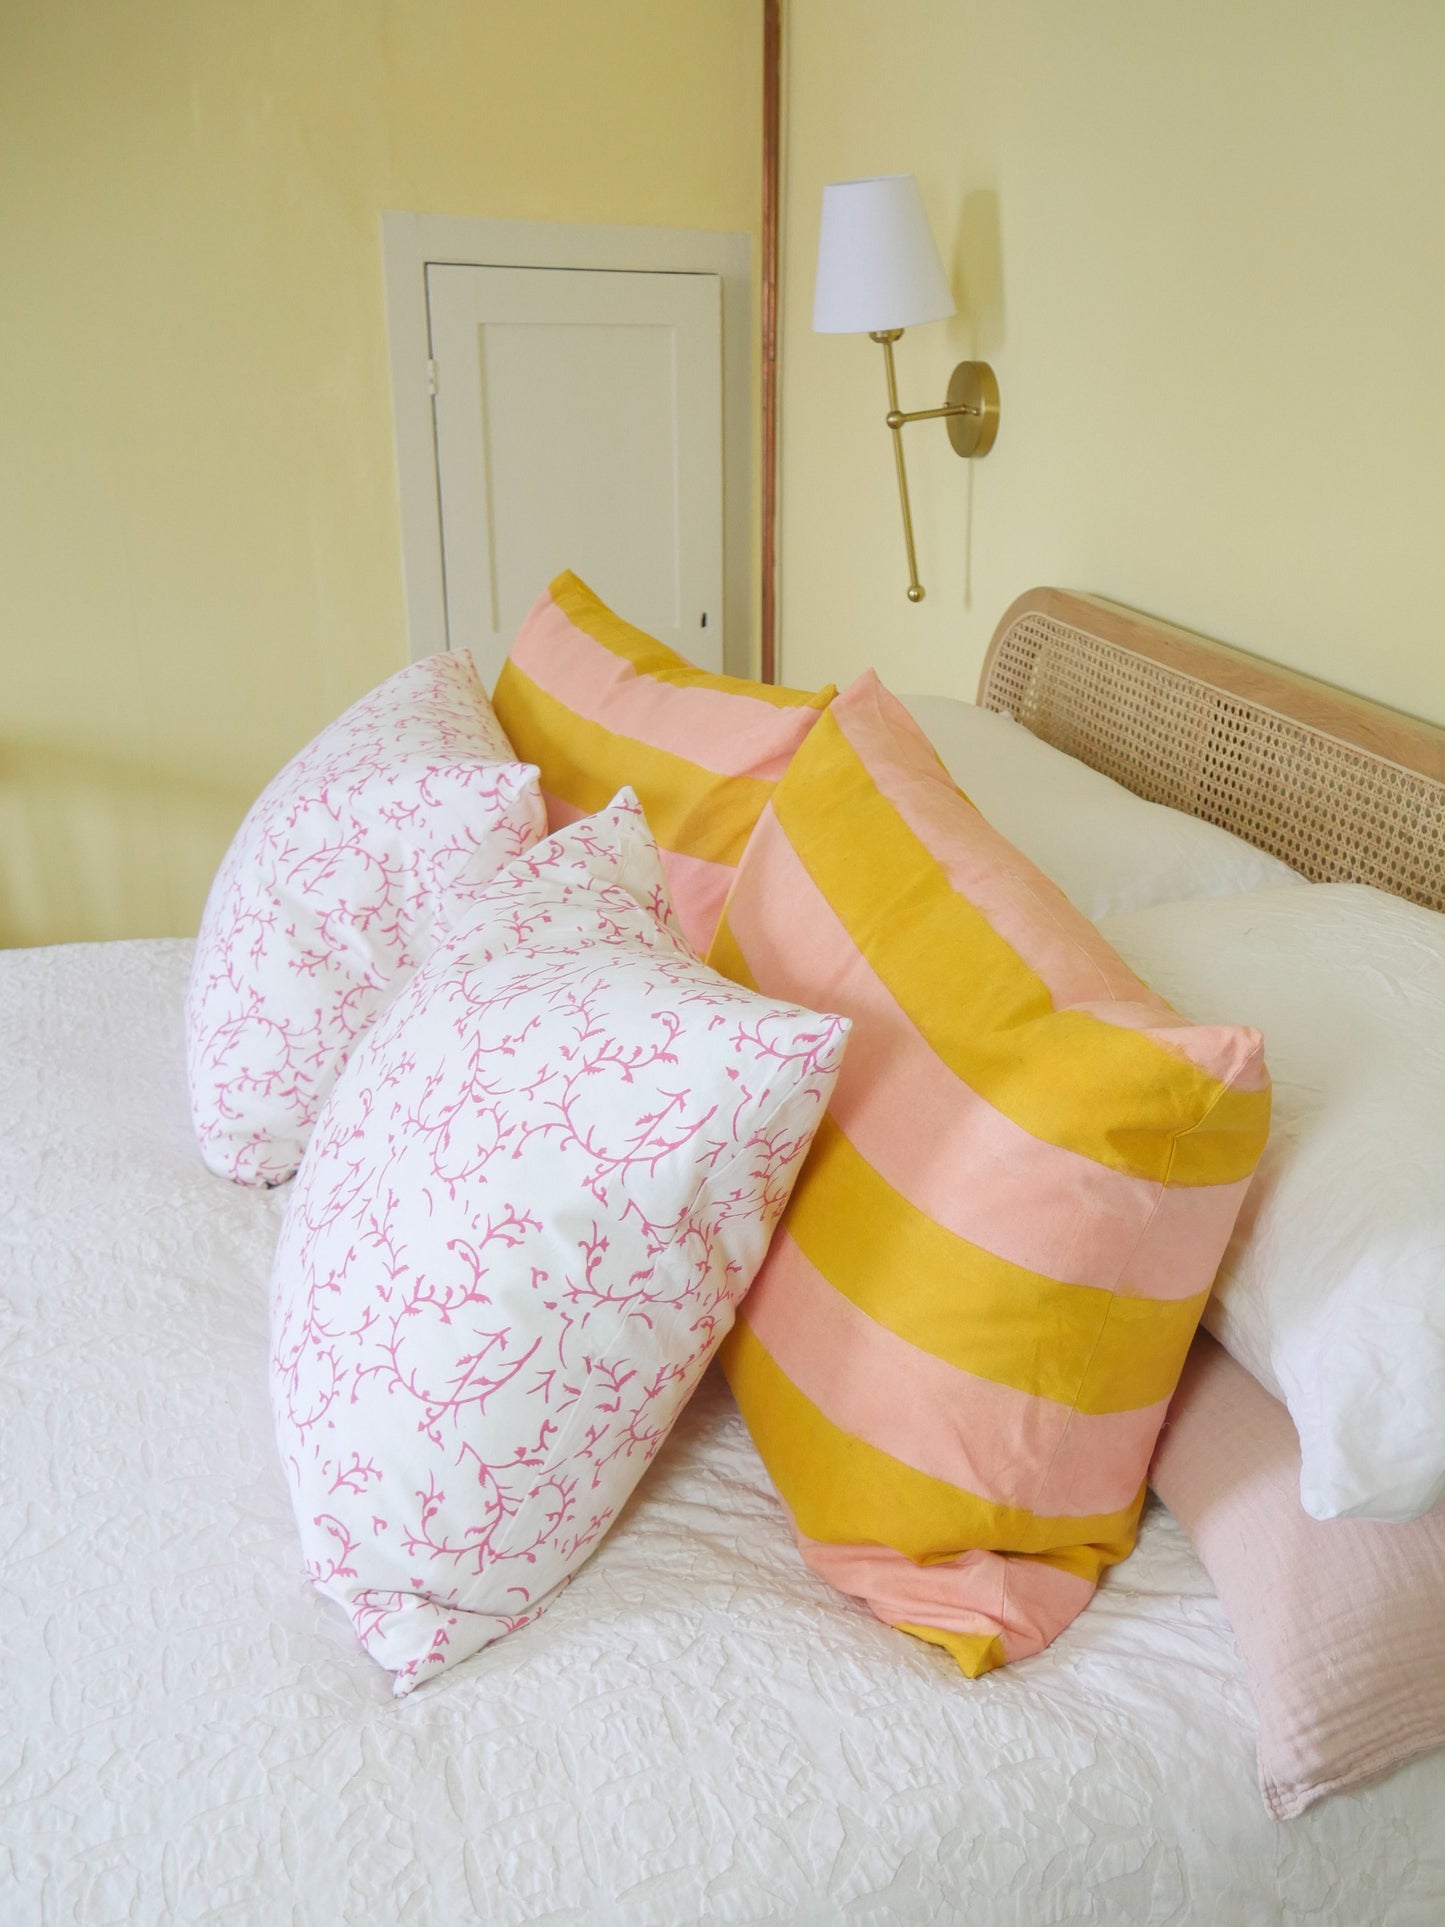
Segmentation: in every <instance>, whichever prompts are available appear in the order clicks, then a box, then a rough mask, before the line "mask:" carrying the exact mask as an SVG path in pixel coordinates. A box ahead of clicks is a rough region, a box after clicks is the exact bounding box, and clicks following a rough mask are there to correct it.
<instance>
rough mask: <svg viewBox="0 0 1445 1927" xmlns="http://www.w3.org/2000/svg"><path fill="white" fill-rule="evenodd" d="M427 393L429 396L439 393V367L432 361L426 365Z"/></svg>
mask: <svg viewBox="0 0 1445 1927" xmlns="http://www.w3.org/2000/svg"><path fill="white" fill-rule="evenodd" d="M426 391H427V393H428V394H429V395H434V394H435V393H436V391H437V365H436V363H435V362H434V361H430V360H429V361H428V362H427V365H426Z"/></svg>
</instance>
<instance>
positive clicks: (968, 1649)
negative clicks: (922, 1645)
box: [895, 1621, 1004, 1679]
mask: <svg viewBox="0 0 1445 1927" xmlns="http://www.w3.org/2000/svg"><path fill="white" fill-rule="evenodd" d="M895 1623H897V1625H898V1630H899V1632H900V1633H912V1635H913V1637H914V1638H915V1639H926V1640H927V1641H928V1643H929V1645H930V1646H941V1647H942V1648H943V1650H944V1651H945V1652H946V1653H951V1654H952V1655H953V1657H954V1659H956V1660H957V1661H958V1664H959V1667H960V1669H961V1671H962V1672H963V1674H964V1676H965V1677H966V1678H968V1679H981V1678H982V1677H983V1675H984V1674H985V1673H991V1672H992V1671H993V1669H994V1667H995V1666H1002V1665H1003V1663H1004V1653H1003V1641H1002V1640H1001V1639H1000V1638H999V1636H998V1634H997V1633H949V1632H945V1631H944V1629H943V1628H942V1626H905V1625H903V1624H902V1622H901V1621H900V1622H895Z"/></svg>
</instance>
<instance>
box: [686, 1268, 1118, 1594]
mask: <svg viewBox="0 0 1445 1927" xmlns="http://www.w3.org/2000/svg"><path fill="white" fill-rule="evenodd" d="M746 1309H747V1308H746V1305H744V1308H743V1315H742V1316H740V1317H739V1319H738V1322H737V1323H736V1324H735V1325H734V1326H733V1329H732V1331H731V1333H730V1334H729V1335H728V1338H727V1340H726V1341H725V1343H724V1345H723V1348H722V1353H721V1356H722V1362H723V1370H724V1371H725V1372H726V1374H727V1380H728V1383H729V1385H731V1386H732V1389H733V1396H734V1397H735V1398H736V1399H737V1402H738V1405H739V1407H740V1408H741V1410H742V1414H743V1417H744V1418H745V1419H746V1421H747V1425H748V1430H749V1431H750V1432H751V1433H752V1435H753V1439H754V1441H755V1442H756V1444H757V1448H758V1450H759V1452H760V1453H761V1454H762V1456H763V1462H764V1463H765V1464H766V1466H767V1468H768V1472H769V1475H770V1476H771V1478H772V1481H773V1483H774V1485H776V1486H777V1488H778V1490H779V1492H780V1493H781V1494H782V1496H783V1499H784V1501H785V1502H786V1504H787V1506H788V1508H789V1510H790V1511H791V1512H792V1514H793V1517H794V1519H795V1520H796V1521H797V1523H798V1526H799V1528H800V1530H801V1531H803V1532H805V1533H806V1534H807V1535H808V1537H809V1538H810V1539H821V1540H823V1541H824V1543H825V1544H829V1545H854V1544H859V1543H861V1544H864V1545H878V1546H891V1547H893V1548H894V1549H895V1550H897V1551H898V1552H901V1553H903V1555H904V1556H905V1557H906V1558H909V1559H914V1560H917V1561H918V1562H919V1563H920V1564H933V1563H936V1562H937V1561H939V1560H943V1559H955V1558H957V1556H958V1554H959V1553H960V1552H967V1551H969V1550H971V1549H973V1548H985V1549H988V1550H990V1551H995V1552H1034V1553H1037V1552H1055V1551H1058V1550H1061V1549H1063V1548H1068V1549H1069V1550H1070V1555H1071V1559H1072V1558H1079V1559H1082V1560H1084V1561H1085V1563H1086V1564H1087V1563H1088V1561H1089V1560H1090V1559H1091V1558H1095V1557H1097V1561H1098V1565H1099V1566H1102V1565H1104V1564H1106V1563H1109V1562H1110V1561H1113V1560H1117V1559H1123V1558H1125V1557H1126V1556H1127V1555H1128V1553H1129V1552H1130V1551H1131V1550H1132V1548H1133V1544H1134V1532H1135V1528H1136V1526H1137V1524H1138V1519H1139V1507H1140V1505H1141V1504H1142V1502H1143V1497H1144V1490H1143V1487H1142V1486H1141V1487H1140V1490H1139V1496H1138V1498H1136V1499H1135V1500H1134V1501H1133V1503H1132V1504H1131V1505H1129V1506H1126V1507H1125V1508H1124V1510H1123V1511H1122V1512H1114V1513H1107V1514H1103V1515H1100V1516H1096V1517H1090V1518H1082V1519H1051V1518H1046V1517H1043V1516H1040V1515H1036V1514H1034V1513H1032V1512H1023V1511H1020V1510H1019V1509H1018V1508H1017V1507H1014V1506H999V1505H990V1504H989V1503H988V1502H987V1500H985V1499H980V1498H978V1497H976V1496H975V1494H973V1493H971V1492H965V1491H963V1490H962V1489H961V1488H960V1487H958V1486H954V1485H949V1484H948V1483H947V1482H946V1481H945V1480H943V1479H935V1478H931V1477H930V1476H929V1475H928V1474H927V1473H926V1472H917V1471H915V1470H914V1468H913V1467H912V1466H909V1465H904V1464H903V1462H902V1461H901V1460H900V1459H895V1458H892V1457H890V1455H889V1454H888V1453H886V1452H881V1451H879V1450H878V1448H877V1447H876V1446H872V1445H867V1444H865V1443H864V1441H863V1440H862V1439H855V1438H853V1437H851V1436H850V1435H849V1434H848V1433H846V1432H843V1431H840V1430H839V1429H838V1427H837V1426H836V1425H834V1424H832V1422H831V1421H830V1420H828V1419H826V1418H825V1417H824V1416H823V1414H822V1413H821V1412H820V1411H819V1410H818V1409H817V1407H816V1406H815V1405H813V1404H812V1403H811V1402H810V1401H809V1400H808V1399H806V1398H804V1396H803V1394H802V1393H801V1392H800V1391H799V1390H798V1389H797V1387H796V1386H795V1385H794V1384H793V1383H792V1381H791V1380H790V1379H789V1378H788V1377H787V1376H786V1375H785V1374H784V1373H783V1372H782V1371H781V1370H780V1369H779V1368H778V1366H777V1365H776V1364H775V1363H774V1361H773V1359H772V1357H771V1356H770V1355H769V1353H768V1352H767V1350H766V1349H765V1347H764V1346H763V1345H762V1343H761V1342H760V1341H759V1340H758V1338H757V1337H755V1335H754V1333H753V1331H752V1328H751V1327H750V1326H749V1325H748V1323H747V1319H746Z"/></svg>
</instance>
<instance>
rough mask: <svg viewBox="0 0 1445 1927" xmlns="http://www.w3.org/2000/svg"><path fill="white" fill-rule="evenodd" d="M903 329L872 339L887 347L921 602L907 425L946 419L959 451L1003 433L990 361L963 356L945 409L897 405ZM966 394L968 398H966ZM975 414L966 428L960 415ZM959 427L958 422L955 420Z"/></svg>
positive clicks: (914, 585)
mask: <svg viewBox="0 0 1445 1927" xmlns="http://www.w3.org/2000/svg"><path fill="white" fill-rule="evenodd" d="M902 333H903V330H902V329H901V328H879V329H876V330H873V331H872V339H873V340H874V341H876V342H878V343H880V344H881V346H882V349H883V367H884V371H885V373H886V374H887V377H888V413H887V414H886V415H885V416H884V418H883V419H884V421H885V422H886V423H887V425H888V427H889V429H890V431H891V432H892V435H893V460H894V465H895V466H896V468H897V470H898V502H899V506H900V507H901V509H902V510H903V545H904V548H905V549H906V550H907V553H908V600H909V601H910V602H922V600H923V594H924V590H923V584H922V583H921V582H920V581H919V580H918V560H917V557H916V555H915V553H914V547H913V511H912V509H911V508H910V506H909V501H908V470H907V467H906V465H905V463H904V460H903V429H904V427H905V425H906V424H907V423H908V422H929V421H947V422H948V423H949V430H948V438H949V440H950V441H951V442H952V444H953V448H954V452H955V454H958V455H987V453H988V451H989V450H990V449H991V448H992V447H993V441H994V436H995V435H996V434H997V433H998V382H997V381H996V380H995V378H994V372H993V370H992V368H990V367H989V365H988V363H987V362H986V361H961V362H960V363H959V364H958V366H957V367H956V368H955V369H954V371H953V377H952V379H951V380H950V382H949V384H948V400H947V401H946V402H945V403H944V405H943V406H942V407H941V408H914V409H910V410H908V411H907V412H905V411H904V410H903V409H901V408H900V407H899V406H898V377H897V373H896V371H895V369H894V366H893V344H894V342H895V341H897V339H898V338H899V336H900V335H901V334H902ZM965 397H967V399H965ZM963 416H969V417H972V418H973V420H972V421H971V423H970V425H969V426H968V427H967V428H965V427H964V426H963V425H962V423H961V421H960V417H963ZM956 422H957V423H958V424H959V425H958V426H954V423H956Z"/></svg>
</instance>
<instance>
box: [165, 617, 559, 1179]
mask: <svg viewBox="0 0 1445 1927" xmlns="http://www.w3.org/2000/svg"><path fill="white" fill-rule="evenodd" d="M546 828H547V818H546V810H545V807H544V805H543V802H542V793H541V788H540V786H539V783H538V779H537V771H536V769H535V768H534V767H533V766H532V765H531V764H528V763H519V762H518V761H517V760H516V758H515V757H514V755H513V752H512V746H511V744H510V743H509V742H508V741H507V739H506V736H505V735H504V734H503V731H502V727H501V724H500V723H499V722H498V721H497V719H496V717H495V716H494V715H493V714H492V709H491V705H490V704H489V703H488V701H487V698H486V694H485V692H484V691H483V689H482V686H481V683H480V682H479V681H478V680H477V674H476V671H475V669H473V667H472V662H471V658H470V656H467V655H464V654H461V655H437V656H429V657H427V658H426V659H425V660H424V661H422V662H416V663H413V664H412V665H411V666H410V667H409V668H407V669H403V670H401V671H400V672H399V673H398V674H397V675H395V676H392V677H391V678H390V679H389V680H388V681H386V682H384V683H382V684H381V686H380V687H379V688H377V689H373V690H372V692H371V694H370V695H368V696H363V697H362V699H361V701H360V702H358V703H355V704H354V705H353V706H352V707H351V708H350V709H348V710H347V712H346V714H345V715H344V716H341V717H339V718H338V719H337V721H336V722H334V723H332V724H331V725H330V726H329V727H328V728H326V729H324V730H323V731H322V732H321V734H320V735H319V736H318V737H317V738H316V739H315V741H314V742H312V743H310V744H309V745H308V746H307V747H306V748H305V749H303V750H302V751H301V753H300V755H299V756H296V757H294V758H293V759H292V761H291V762H289V763H288V764H287V765H286V767H285V769H283V770H282V771H281V773H280V775H279V776H277V777H275V778H274V779H273V780H272V781H271V782H270V783H268V784H267V786H266V788H265V790H264V791H263V792H262V794H261V796H260V797H259V798H258V800H257V801H256V803H255V804H254V805H253V806H252V808H251V811H250V813H249V815H248V816H247V818H246V820H245V822H244V823H243V824H242V825H241V827H240V829H239V830H238V831H237V832H236V837H235V841H234V842H233V843H232V844H231V847H230V849H229V850H228V851H227V853H226V857H225V860H224V861H223V863H222V864H221V867H220V869H219V870H218V871H217V873H216V880H215V882H214V883H213V884H212V886H211V894H210V897H209V899H208V901H207V904H206V910H205V915H204V917H203V918H202V920H201V932H200V938H199V941H198V942H197V944H196V955H195V965H194V969H193V971H192V976H191V987H190V994H189V996H188V998H187V1000H186V1059H187V1066H188V1070H189V1075H190V1088H191V1112H192V1116H193V1117H194V1119H195V1125H196V1134H197V1136H198V1137H199V1139H200V1142H201V1152H202V1155H203V1156H204V1157H205V1160H206V1163H207V1164H208V1165H209V1166H210V1168H211V1169H212V1170H213V1171H215V1172H217V1173H218V1174H219V1175H220V1176H221V1177H225V1178H234V1179H235V1180H236V1181H237V1182H238V1183H240V1184H280V1183H281V1182H283V1180H284V1179H286V1178H289V1177H290V1176H291V1175H292V1173H293V1172H294V1171H295V1169H296V1166H297V1165H298V1164H299V1162H300V1160H301V1153H302V1151H303V1150H304V1149H305V1146H306V1140H307V1137H308V1136H309V1134H310V1130H311V1126H312V1124H313V1123H314V1121H315V1118H316V1114H317V1112H318V1111H319V1110H320V1108H321V1104H322V1101H323V1099H324V1098H325V1096H326V1094H327V1092H328V1091H329V1090H330V1089H331V1086H332V1084H333V1083H334V1082H335V1080H336V1077H337V1074H338V1072H339V1071H340V1069H341V1067H342V1065H343V1064H344V1063H345V1062H346V1057H347V1053H348V1052H349V1051H350V1049H351V1047H352V1045H353V1043H354V1042H355V1041H356V1039H357V1037H358V1036H359V1035H360V1034H361V1032H362V1031H363V1030H365V1028H366V1026H367V1025H368V1024H369V1023H370V1022H371V1020H372V1019H373V1018H374V1017H375V1016H376V1015H377V1013H378V1011H380V1010H381V1008H382V1006H383V1005H384V1004H385V1002H386V1000H387V998H388V997H389V996H390V995H391V994H392V993H393V992H394V991H395V989H396V988H397V985H398V984H399V983H400V982H401V981H402V979H404V978H405V976H406V975H407V974H408V973H409V972H410V971H411V970H412V969H414V968H415V966H416V965H417V964H418V963H420V961H421V959H422V958H423V957H425V956H426V955H427V954H428V952H429V951H430V950H431V948H432V946H433V945H434V944H436V943H437V942H439V941H441V939H442V938H444V937H445V936H446V935H447V934H448V933H449V931H450V929H451V928H452V925H453V922H454V921H455V918H456V916H457V915H458V914H459V913H460V912H461V911H463V910H465V909H466V908H467V906H468V905H469V904H470V903H471V901H472V899H473V897H474V896H475V895H476V893H477V891H478V890H479V889H480V888H481V887H482V886H483V885H485V884H487V883H489V882H490V881H491V879H492V878H493V877H494V876H495V875H496V873H497V871H498V870H500V869H501V868H502V867H503V865H504V864H507V863H509V862H510V861H511V860H512V858H513V857H515V856H518V855H520V854H521V852H522V851H524V850H527V849H529V848H530V847H531V846H532V844H533V843H535V842H536V841H537V839H538V837H540V836H542V835H544V834H545V833H546Z"/></svg>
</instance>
